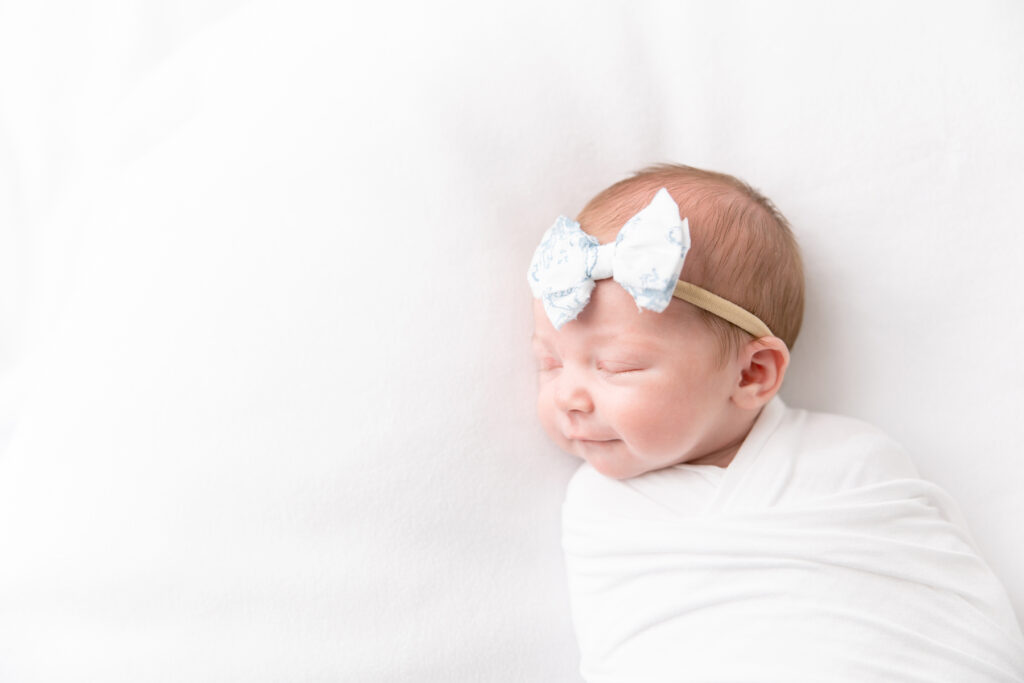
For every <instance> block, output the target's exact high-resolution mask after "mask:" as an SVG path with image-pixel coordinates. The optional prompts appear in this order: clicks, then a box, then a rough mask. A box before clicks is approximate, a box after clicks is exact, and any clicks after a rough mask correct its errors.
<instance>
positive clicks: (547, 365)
mask: <svg viewBox="0 0 1024 683" xmlns="http://www.w3.org/2000/svg"><path fill="white" fill-rule="evenodd" d="M560 367H562V362H561V361H559V360H558V359H557V358H554V357H552V356H540V357H539V358H537V371H538V372H545V371H549V370H557V369H558V368H560Z"/></svg>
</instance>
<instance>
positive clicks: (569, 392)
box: [555, 373, 594, 413]
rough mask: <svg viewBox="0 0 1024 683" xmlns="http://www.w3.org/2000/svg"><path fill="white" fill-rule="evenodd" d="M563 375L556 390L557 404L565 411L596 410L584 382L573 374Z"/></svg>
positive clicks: (587, 411)
mask: <svg viewBox="0 0 1024 683" xmlns="http://www.w3.org/2000/svg"><path fill="white" fill-rule="evenodd" d="M566 374H567V375H568V376H563V377H562V381H560V382H559V385H558V390H557V391H556V392H555V404H556V405H557V406H558V408H559V410H562V411H564V412H570V411H574V410H575V411H579V412H584V413H589V412H592V411H593V410H594V401H593V399H592V398H591V396H590V392H589V391H587V388H586V386H584V385H583V383H582V382H579V381H577V380H576V378H574V377H572V375H571V374H569V373H566Z"/></svg>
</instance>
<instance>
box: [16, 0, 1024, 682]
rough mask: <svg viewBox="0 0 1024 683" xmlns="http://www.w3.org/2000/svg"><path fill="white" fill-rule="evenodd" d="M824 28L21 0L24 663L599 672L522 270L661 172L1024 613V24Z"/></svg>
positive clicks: (788, 16)
mask: <svg viewBox="0 0 1024 683" xmlns="http://www.w3.org/2000/svg"><path fill="white" fill-rule="evenodd" d="M824 5H825V3H810V2H807V3H792V2H787V3H771V4H769V3H684V2H665V3H655V2H648V3H610V2H606V3H584V2H579V3H555V4H546V3H536V4H531V3H515V4H514V5H511V4H510V5H508V6H503V7H498V8H495V7H481V6H479V5H478V4H473V3H460V2H451V3H440V4H438V3H434V4H431V5H430V6H429V7H425V6H419V5H417V4H414V3H409V4H399V5H390V6H387V7H381V8H379V9H372V10H371V9H368V8H361V9H360V10H359V11H358V12H357V11H355V10H354V9H353V8H352V7H349V6H346V5H342V4H339V3H328V2H324V3H314V2H301V3H297V2H248V3H247V2H237V1H236V2H229V1H223V2H213V3H211V2H202V3H200V2H197V1H196V2H178V3H156V2H134V3H128V2H126V3H118V4H104V5H102V6H101V5H99V4H95V5H90V4H86V3H71V2H67V3H55V2H44V3H33V4H32V5H31V6H28V5H27V4H23V5H21V6H15V5H13V4H11V3H8V4H2V5H0V78H2V81H0V86H2V91H0V95H2V99H0V117H2V118H0V126H2V127H0V135H2V137H0V178H2V180H3V183H2V186H0V188H2V189H0V191H2V193H3V194H2V195H0V325H2V327H0V332H2V334H0V444H2V446H0V557H2V561H0V680H4V681H6V680H12V681H65V680H66V681H73V680H74V681H79V680H104V681H118V680H124V681H180V680H189V681H206V680H209V681H231V680H238V681H243V680H244V681H255V680H266V681H320V680H323V681H328V680H330V681H336V680H352V681H374V682H377V681H405V680H417V681H480V680H487V681H505V680H507V681H519V680H531V681H569V680H578V678H577V677H576V674H575V671H576V665H577V659H576V658H577V655H576V650H575V644H574V641H573V636H572V633H571V630H570V625H569V619H568V605H567V600H566V597H565V591H564V586H563V578H562V571H563V569H562V562H561V557H560V548H559V528H558V523H559V504H560V501H561V495H562V491H563V488H564V484H565V482H566V480H567V478H568V476H569V475H570V474H571V472H572V471H573V468H574V467H575V466H576V463H575V462H573V461H572V460H571V459H570V458H569V457H568V456H565V455H562V454H560V453H559V452H558V451H557V450H556V449H554V448H553V447H552V446H550V445H549V444H547V443H546V441H545V439H544V437H543V434H542V433H541V430H540V429H539V427H538V426H537V425H536V424H535V420H534V418H533V414H532V411H533V408H532V392H533V376H532V371H531V361H530V359H529V355H528V348H527V346H528V345H527V339H528V335H529V333H530V328H529V294H528V290H527V287H526V285H525V278H524V275H523V272H524V269H525V266H526V263H527V262H528V260H529V255H530V253H531V251H532V249H533V247H534V245H535V243H536V240H537V239H538V238H539V236H540V234H541V232H542V231H543V230H544V229H545V228H546V227H547V226H548V225H549V224H550V222H551V220H552V219H553V217H554V216H555V215H557V214H558V213H566V214H573V213H575V212H576V211H578V210H579V208H580V207H581V206H582V204H583V203H584V202H585V201H586V199H587V198H589V196H591V195H592V194H593V193H595V192H596V191H597V190H599V189H601V188H602V187H604V186H605V185H607V184H609V183H611V182H614V181H616V180H618V179H620V178H621V177H623V176H625V175H627V174H628V173H630V172H632V171H634V170H637V169H638V168H640V167H642V166H644V165H647V164H649V163H653V162H658V161H674V162H682V163H688V164H692V165H696V166H701V167H706V168H711V169H714V170H721V171H726V172H730V173H734V174H736V175H738V176H740V177H741V178H743V179H745V180H747V181H748V182H750V183H752V184H753V185H755V186H756V187H758V188H759V189H761V190H762V191H763V192H765V194H767V195H768V196H769V197H771V198H772V199H773V200H774V201H775V202H776V203H777V204H778V206H779V207H780V208H781V209H782V211H783V212H784V213H786V215H787V216H788V217H789V219H790V220H791V222H792V223H793V225H794V228H795V230H796V232H797V235H798V238H799V239H800V242H801V244H802V246H803V249H804V255H805V261H806V265H807V275H808V294H809V300H808V309H807V314H806V318H805V325H804V331H803V333H802V335H801V338H800V340H799V341H798V343H797V345H796V348H795V350H794V356H793V366H792V369H791V374H790V376H789V378H788V380H787V384H786V386H785V388H784V390H783V396H784V397H785V399H786V400H787V401H788V402H789V403H790V404H791V405H795V406H799V407H806V408H811V409H816V410H826V411H832V412H840V413H846V414H850V415H854V416H857V417H861V418H864V419H867V420H869V421H871V422H874V423H876V424H878V425H879V426H881V427H883V428H884V429H886V430H887V431H889V432H890V433H891V434H893V435H894V436H895V437H897V438H898V439H899V440H900V441H902V442H903V443H904V444H905V445H906V446H907V447H908V449H909V450H910V451H911V453H913V454H914V456H915V460H916V462H917V464H918V466H919V469H920V470H921V471H922V473H923V474H924V475H925V476H927V477H928V478H930V479H932V480H934V481H936V482H938V483H939V484H941V485H942V486H944V487H945V488H946V489H947V490H949V491H950V493H952V494H953V496H954V497H955V498H957V499H958V500H959V501H960V503H961V506H962V507H963V510H964V513H965V515H966V517H967V519H968V521H969V522H970V524H971V527H972V530H973V532H974V535H975V537H976V539H977V541H978V545H979V546H980V548H981V551H982V553H983V555H984V556H985V557H986V558H987V559H988V560H989V562H990V564H991V565H992V567H993V569H994V570H995V572H996V574H997V575H998V576H1000V578H1002V580H1003V581H1004V582H1005V583H1006V585H1007V588H1008V590H1009V592H1010V595H1011V598H1012V599H1013V601H1014V605H1015V607H1016V610H1017V613H1018V616H1020V615H1021V614H1024V578H1022V577H1024V551H1022V550H1021V548H1022V544H1021V535H1020V530H1019V524H1018V523H1017V522H1016V520H1019V519H1021V518H1024V502H1022V500H1024V498H1022V497H1021V496H1020V495H1019V492H1018V489H1019V488H1020V486H1021V484H1022V483H1024V459H1022V457H1021V456H1022V453H1024V420H1022V419H1021V418H1022V417H1024V415H1022V406H1024V382H1022V381H1021V380H1024V364H1022V363H1021V361H1020V354H1019V352H1018V350H1017V346H1016V344H1017V340H1019V339H1020V338H1021V337H1022V335H1024V322H1022V320H1024V317H1022V316H1021V315H1020V314H1021V304H1020V303H1019V298H1018V292H1019V291H1020V290H1021V287H1022V285H1024V274H1022V272H1021V270H1020V267H1019V264H1020V263H1021V256H1022V247H1024V244H1022V238H1021V232H1020V226H1021V225H1022V221H1024V208H1022V205H1021V203H1020V201H1019V198H1020V196H1021V191H1022V190H1024V161H1022V159H1024V129H1022V127H1021V125H1020V123H1019V122H1020V121H1022V120H1024V47H1022V44H1021V42H1020V40H1019V37H1020V36H1021V35H1022V30H1024V6H1022V5H1020V4H1019V3H1014V2H990V3H976V2H970V3H968V2H962V3H935V2H927V3H925V2H920V3H900V4H895V3H842V4H839V3H835V4H832V3H830V4H828V5H827V6H824ZM741 645H742V644H740V646H741ZM54 653H61V657H59V658H58V657H55V656H54Z"/></svg>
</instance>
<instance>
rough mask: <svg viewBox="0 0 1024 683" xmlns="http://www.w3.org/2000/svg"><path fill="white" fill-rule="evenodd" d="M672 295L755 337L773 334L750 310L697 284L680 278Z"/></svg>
mask: <svg viewBox="0 0 1024 683" xmlns="http://www.w3.org/2000/svg"><path fill="white" fill-rule="evenodd" d="M672 296H674V297H676V298H677V299H682V300H683V301H686V302H688V303H691V304H693V305H694V306H696V307H697V308H702V309H704V310H705V311H707V312H708V313H712V314H714V315H717V316H718V317H719V318H722V319H723V320H728V321H729V322H731V323H732V324H733V325H735V326H736V327H738V328H740V329H741V330H743V331H744V332H749V333H750V334H752V335H754V338H755V339H760V338H761V337H772V336H774V335H773V334H772V331H771V330H770V329H768V326H767V325H765V324H764V323H763V322H762V321H761V319H760V318H758V317H757V316H756V315H754V314H753V313H751V312H750V311H748V310H746V309H744V308H740V307H739V306H737V305H736V304H734V303H733V302H731V301H727V300H726V299H723V298H722V297H720V296H718V295H717V294H712V293H711V292H709V291H708V290H706V289H703V288H701V287H698V286H697V285H692V284H690V283H689V282H683V281H681V280H680V281H679V282H677V283H676V289H675V291H674V292H672Z"/></svg>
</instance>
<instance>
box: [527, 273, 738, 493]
mask: <svg viewBox="0 0 1024 683" xmlns="http://www.w3.org/2000/svg"><path fill="white" fill-rule="evenodd" d="M534 325H535V329H534V338H533V345H534V354H535V356H536V359H537V368H538V379H539V381H538V397H537V413H538V415H539V417H540V420H541V422H542V423H543V425H544V429H545V430H546V431H547V433H548V435H549V436H550V437H551V438H552V439H553V440H554V441H555V443H557V444H558V445H559V446H560V447H562V448H563V449H564V450H566V451H567V452H569V453H572V454H573V455H576V456H578V457H580V458H582V459H584V460H586V461H587V462H589V463H590V464H591V465H592V466H593V467H594V469H596V470H597V471H598V472H600V473H602V474H604V475H605V476H608V477H614V478H616V479H624V478H627V477H634V476H637V475H639V474H643V473H644V472H649V471H652V470H657V469H661V468H663V467H668V466H670V465H676V464H679V463H684V462H690V463H693V464H721V465H723V466H724V465H725V464H728V461H729V460H731V458H732V455H733V454H734V453H735V449H736V448H738V445H739V443H738V442H737V441H736V430H735V429H734V422H735V417H736V414H735V413H736V411H735V406H733V405H732V404H731V402H730V396H731V395H732V394H733V392H734V390H735V389H736V387H737V385H739V383H740V379H741V372H740V368H739V367H738V364H737V363H735V362H731V361H730V362H729V363H726V364H725V367H721V365H720V364H719V363H718V362H717V356H716V352H717V346H716V343H717V342H716V339H715V337H714V336H713V335H712V333H711V332H710V330H708V329H707V327H706V326H705V325H704V324H703V323H702V322H701V320H700V318H699V314H698V313H697V311H696V309H694V308H693V307H691V306H689V305H688V304H686V303H684V302H682V301H679V300H675V299H673V300H672V302H671V303H670V304H669V307H668V308H667V309H665V311H664V312H662V313H653V312H651V311H643V312H642V313H641V312H639V311H638V310H637V306H636V303H635V302H634V301H633V299H632V297H630V295H629V294H628V293H627V292H626V291H625V290H624V289H622V288H621V287H620V286H619V285H618V284H617V283H615V282H613V281H611V280H602V281H600V282H598V283H597V286H596V287H595V288H594V292H593V294H592V296H591V299H590V303H589V304H587V307H586V308H585V309H584V310H583V312H582V313H581V314H580V316H579V318H577V319H576V320H574V321H571V322H568V323H566V324H565V325H563V326H562V329H561V330H555V328H554V327H553V326H552V325H551V322H550V321H549V320H548V318H547V316H546V315H545V313H544V308H543V306H542V305H541V303H540V301H535V302H534ZM740 440H742V439H740Z"/></svg>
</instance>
